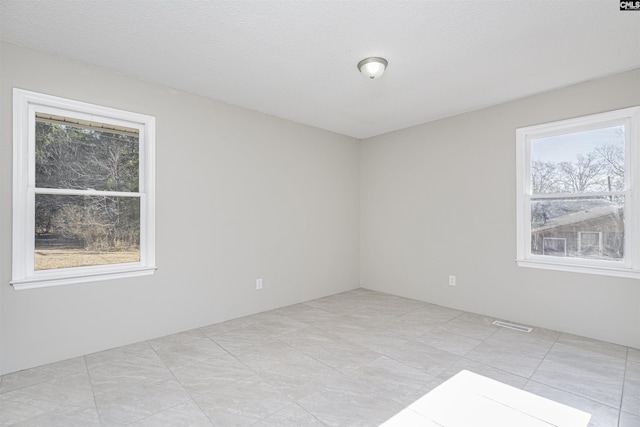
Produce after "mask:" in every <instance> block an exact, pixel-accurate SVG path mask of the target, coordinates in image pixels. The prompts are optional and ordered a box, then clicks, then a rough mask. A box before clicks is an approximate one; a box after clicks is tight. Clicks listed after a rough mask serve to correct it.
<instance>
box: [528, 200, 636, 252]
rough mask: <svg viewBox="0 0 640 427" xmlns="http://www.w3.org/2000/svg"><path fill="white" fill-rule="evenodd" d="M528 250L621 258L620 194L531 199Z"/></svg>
mask: <svg viewBox="0 0 640 427" xmlns="http://www.w3.org/2000/svg"><path fill="white" fill-rule="evenodd" d="M531 253H532V254H534V255H549V256H567V257H573V258H589V259H604V260H615V261H622V260H623V259H624V197H623V196H611V197H605V198H566V199H538V200H535V199H534V200H532V201H531Z"/></svg>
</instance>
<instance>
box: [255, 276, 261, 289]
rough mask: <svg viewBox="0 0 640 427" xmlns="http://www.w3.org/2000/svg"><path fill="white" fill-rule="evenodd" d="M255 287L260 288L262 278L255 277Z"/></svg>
mask: <svg viewBox="0 0 640 427" xmlns="http://www.w3.org/2000/svg"><path fill="white" fill-rule="evenodd" d="M256 289H262V278H260V279H256Z"/></svg>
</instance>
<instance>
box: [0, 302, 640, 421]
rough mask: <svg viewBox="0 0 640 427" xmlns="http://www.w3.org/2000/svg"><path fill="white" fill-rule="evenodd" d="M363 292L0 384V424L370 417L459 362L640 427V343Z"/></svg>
mask: <svg viewBox="0 0 640 427" xmlns="http://www.w3.org/2000/svg"><path fill="white" fill-rule="evenodd" d="M493 320H494V319H490V318H487V317H484V316H480V315H476V314H472V313H466V312H462V311H459V310H453V309H449V308H445V307H440V306H436V305H432V304H427V303H423V302H418V301H414V300H409V299H405V298H400V297H396V296H392V295H387V294H382V293H378V292H373V291H368V290H365V289H357V290H354V291H350V292H345V293H341V294H338V295H333V296H329V297H326V298H320V299H317V300H313V301H309V302H306V303H302V304H296V305H292V306H289V307H284V308H281V309H277V310H271V311H268V312H264V313H259V314H255V315H252V316H248V317H243V318H240V319H235V320H231V321H228V322H224V323H219V324H215V325H211V326H207V327H203V328H200V329H195V330H192V331H188V332H184V333H180V334H176V335H170V336H167V337H163V338H159V339H155V340H151V341H146V342H141V343H137V344H133V345H129V346H125V347H120V348H116V349H112V350H107V351H103V352H100V353H95V354H90V355H87V356H84V357H78V358H75V359H70V360H65V361H63V362H58V363H54V364H51V365H46V366H41V367H38V368H33V369H29V370H25V371H21V372H17V373H14V374H9V375H5V376H4V377H2V379H1V382H0V425H3V426H5V425H18V426H47V427H49V426H65V427H69V426H83V427H84V426H94V425H95V426H123V425H127V426H153V427H157V426H211V425H214V426H278V427H283V426H375V425H378V424H379V423H381V422H383V421H385V420H386V419H388V418H389V417H391V416H392V415H393V414H395V413H396V412H398V411H400V410H401V409H402V408H403V407H405V406H406V405H408V404H409V403H411V402H413V401H414V400H415V399H417V398H418V397H420V396H422V395H423V394H424V393H426V392H428V391H429V390H431V389H432V388H433V387H435V386H436V385H438V384H440V383H441V382H443V381H444V380H446V379H448V378H449V377H451V376H452V375H454V374H455V373H457V372H458V371H460V370H461V369H468V370H470V371H474V372H476V373H479V374H481V375H485V376H488V377H491V378H494V379H496V380H498V381H501V382H504V383H507V384H510V385H512V386H515V387H518V388H522V389H524V390H527V391H530V392H532V393H535V394H538V395H541V396H545V397H548V398H550V399H553V400H555V401H558V402H561V403H565V404H568V405H570V406H573V407H575V408H578V409H582V410H584V411H587V412H589V413H591V414H592V421H591V424H590V425H591V426H620V427H632V426H635V427H637V426H640V350H638V349H633V348H627V347H623V346H619V345H614V344H609V343H605V342H601V341H595V340H591V339H588V338H583V337H579V336H575V335H569V334H563V333H559V332H554V331H549V330H543V329H539V328H536V329H535V330H534V331H533V332H531V333H523V332H516V331H512V330H509V329H503V328H498V327H495V326H493V325H492V324H491V322H492V321H493Z"/></svg>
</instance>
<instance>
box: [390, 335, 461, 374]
mask: <svg viewBox="0 0 640 427" xmlns="http://www.w3.org/2000/svg"><path fill="white" fill-rule="evenodd" d="M387 356H388V357H390V358H392V359H395V360H397V361H398V362H400V363H404V364H405V365H408V366H411V367H413V368H416V369H419V370H421V371H423V372H425V373H427V374H429V375H431V376H435V375H439V374H441V373H442V372H443V371H444V370H446V369H447V368H448V367H449V366H451V365H453V364H454V363H456V362H457V361H458V360H460V357H459V356H456V355H455V354H453V353H449V352H447V351H443V350H438V349H437V348H435V347H431V346H430V345H428V344H425V343H421V342H417V341H412V342H409V343H406V344H404V345H401V346H399V347H397V348H394V349H393V350H391V351H389V352H388V353H387Z"/></svg>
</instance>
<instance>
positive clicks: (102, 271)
mask: <svg viewBox="0 0 640 427" xmlns="http://www.w3.org/2000/svg"><path fill="white" fill-rule="evenodd" d="M36 113H45V114H52V115H57V116H63V117H69V118H74V119H78V120H85V121H90V122H100V123H105V124H109V125H113V126H125V127H128V128H135V129H137V130H138V132H139V144H140V150H139V153H140V154H139V156H140V159H139V165H140V166H139V190H138V191H139V193H140V194H139V196H138V197H139V199H140V260H139V262H134V263H125V264H108V265H97V266H88V267H72V268H58V269H51V270H35V267H34V254H35V252H34V250H35V194H36V186H35V121H36V119H35V116H36ZM74 193H77V194H78V195H87V196H92V195H103V194H102V193H103V192H100V191H96V190H92V189H88V190H74ZM12 254H13V256H12V258H13V260H12V280H11V284H12V285H13V287H14V288H15V289H16V290H23V289H31V288H41V287H48V286H57V285H68V284H75V283H84V282H93V281H99V280H107V279H117V278H125V277H136V276H143V275H149V274H153V272H154V271H155V270H156V265H155V118H154V117H152V116H147V115H144V114H139V113H132V112H129V111H124V110H118V109H114V108H108V107H102V106H99V105H94V104H88V103H85V102H80V101H74V100H70V99H65V98H59V97H55V96H50V95H45V94H41V93H37V92H31V91H27V90H23V89H18V88H14V89H13V252H12Z"/></svg>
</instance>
